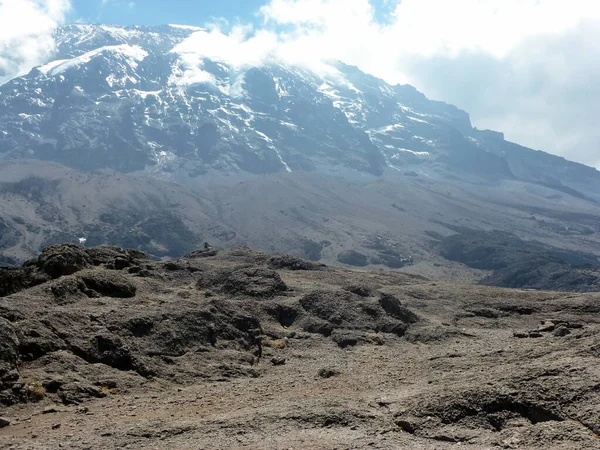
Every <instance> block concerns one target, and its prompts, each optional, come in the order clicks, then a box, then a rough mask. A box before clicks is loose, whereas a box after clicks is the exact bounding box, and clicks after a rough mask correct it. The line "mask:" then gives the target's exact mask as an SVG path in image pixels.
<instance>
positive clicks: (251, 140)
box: [0, 25, 600, 197]
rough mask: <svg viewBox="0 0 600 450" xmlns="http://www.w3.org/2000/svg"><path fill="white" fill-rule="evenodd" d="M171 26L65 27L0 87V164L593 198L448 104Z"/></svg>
mask: <svg viewBox="0 0 600 450" xmlns="http://www.w3.org/2000/svg"><path fill="white" fill-rule="evenodd" d="M202 33H205V31H204V30H202V29H194V28H182V27H177V26H161V27H109V26H103V25H71V26H66V27H62V28H60V29H59V30H58V31H57V32H56V40H57V42H58V51H57V53H56V55H54V57H53V60H52V61H50V62H49V63H48V64H46V65H43V66H41V67H37V68H34V69H33V70H32V71H31V72H30V73H29V74H28V75H26V76H23V77H19V78H16V79H14V80H11V81H9V82H8V83H6V84H4V85H3V86H1V87H0V123H1V124H2V125H1V126H0V154H1V155H2V157H4V158H14V157H33V158H37V159H44V160H52V161H56V162H60V163H62V164H66V165H69V166H72V167H75V168H79V169H85V170H90V169H98V168H112V169H114V170H117V171H121V172H136V171H146V172H151V173H154V174H157V175H160V176H161V177H164V176H167V177H170V178H172V179H178V180H181V179H189V178H192V179H194V178H196V177H199V176H201V175H203V174H206V173H207V172H209V171H216V172H219V173H240V172H247V173H251V174H265V173H274V172H286V171H288V172H290V171H321V172H333V173H339V172H340V171H344V172H345V171H346V170H347V169H350V170H351V171H355V172H359V173H361V172H364V173H369V174H373V175H381V174H382V173H383V172H384V171H385V170H394V171H401V172H402V173H413V172H414V173H416V174H420V175H422V176H429V177H449V176H451V177H459V178H465V179H469V180H471V179H473V177H475V178H476V179H477V180H497V179H515V178H516V179H520V180H525V181H532V182H535V183H539V184H544V185H546V186H551V187H556V188H559V189H563V190H567V191H569V192H574V193H577V194H578V195H580V196H590V197H597V196H598V195H600V174H599V173H598V172H597V171H596V170H595V169H591V168H588V167H585V166H582V165H580V164H575V163H571V162H568V161H565V160H564V159H562V158H558V157H555V156H551V155H548V154H545V153H541V152H534V151H532V150H529V149H525V148H523V147H519V146H517V145H514V144H511V143H508V142H506V141H504V139H503V136H502V135H501V134H500V133H493V132H484V131H479V130H476V129H473V128H472V126H471V123H470V120H469V116H468V115H467V113H465V112H464V111H461V110H459V109H457V108H456V107H454V106H451V105H448V104H445V103H441V102H436V101H431V100H429V99H427V98H426V97H425V96H424V95H423V94H421V93H419V92H418V91H416V90H415V89H414V88H413V87H411V86H408V85H405V86H401V85H397V86H391V85H389V84H386V83H385V82H383V81H382V80H379V79H377V78H375V77H372V76H370V75H367V74H365V73H363V72H361V71H360V70H358V69H357V68H355V67H350V66H346V65H344V64H342V63H339V62H332V63H330V64H329V65H327V66H326V70H321V71H320V73H319V74H317V73H315V72H314V71H310V70H308V69H305V68H301V67H297V66H291V65H285V64H278V63H275V62H272V63H269V64H263V65H259V66H240V65H236V64H233V63H231V62H224V61H219V60H211V59H208V58H206V57H204V56H203V49H202V48H198V47H196V46H194V45H192V43H193V41H192V39H193V38H194V36H195V37H197V35H198V34H202Z"/></svg>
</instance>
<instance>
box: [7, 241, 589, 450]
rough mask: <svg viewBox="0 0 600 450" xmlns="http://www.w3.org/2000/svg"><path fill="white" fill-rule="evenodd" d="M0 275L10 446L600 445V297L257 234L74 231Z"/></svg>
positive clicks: (534, 446) (451, 446) (438, 446)
mask: <svg viewBox="0 0 600 450" xmlns="http://www.w3.org/2000/svg"><path fill="white" fill-rule="evenodd" d="M0 285H1V286H2V288H3V291H2V292H1V293H0V295H1V296H2V297H1V298H0V335H1V339H0V391H1V392H0V404H1V405H2V406H1V409H0V416H1V419H0V427H1V428H0V447H1V448H7V449H8V448H15V449H42V448H44V449H46V448H74V449H77V448H79V449H84V448H173V449H175V448H207V449H209V448H215V449H217V448H272V449H276V448H388V449H395V448H415V449H419V448H420V449H444V448H455V447H460V448H466V449H478V450H479V449H484V448H506V449H510V448H514V449H547V448H556V449H572V448H578V449H592V448H598V439H599V438H598V435H599V434H600V425H599V424H600V420H599V419H600V408H599V406H598V405H600V398H599V394H598V392H599V390H598V378H599V376H600V359H599V358H600V341H599V339H598V336H599V334H598V333H599V332H600V326H599V324H598V317H597V316H598V312H599V308H600V306H599V304H600V303H599V300H600V299H599V298H598V294H594V293H588V294H585V293H559V292H548V291H531V290H519V289H513V290H511V289H502V288H495V287H487V286H476V285H467V284H459V283H451V282H442V281H430V280H428V279H426V278H423V277H421V276H417V275H410V274H406V273H400V272H390V271H385V272H378V271H362V270H357V269H345V268H332V267H326V266H323V265H320V264H317V263H314V262H310V261H306V260H301V259H298V258H296V257H292V256H281V255H270V254H266V253H261V252H256V251H252V250H250V249H248V248H243V247H240V248H234V249H231V250H226V251H218V250H215V249H213V248H208V249H202V250H196V251H193V252H191V253H189V254H187V255H186V256H185V257H183V258H181V259H178V260H172V261H168V262H159V261H152V260H150V259H147V257H146V256H145V255H144V254H142V253H141V252H139V251H135V250H123V249H121V248H118V247H94V248H84V247H81V246H75V245H59V246H53V247H49V248H47V249H45V250H44V251H43V252H42V254H41V255H39V256H38V257H37V258H35V259H32V260H30V261H28V262H27V263H26V264H24V265H23V266H22V267H18V268H12V269H2V270H0Z"/></svg>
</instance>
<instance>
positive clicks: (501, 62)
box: [0, 0, 600, 168]
mask: <svg viewBox="0 0 600 450" xmlns="http://www.w3.org/2000/svg"><path fill="white" fill-rule="evenodd" d="M75 21H79V22H102V23H120V24H161V23H184V24H190V25H199V26H207V27H208V29H209V30H210V31H209V32H208V33H202V34H201V35H199V36H198V43H199V44H202V45H204V46H207V47H210V48H209V50H207V53H210V56H211V57H213V58H217V59H218V58H221V59H224V60H227V61H229V62H231V63H238V64H260V63H261V62H263V61H265V60H266V59H268V58H272V57H274V56H277V57H280V58H284V59H286V60H288V61H291V62H294V63H297V64H305V65H309V66H311V67H313V68H315V69H316V70H318V68H319V64H318V63H319V61H320V60H323V59H330V58H336V59H340V60H342V61H344V62H346V63H349V64H353V65H357V66H359V67H360V68H361V69H362V70H364V71H366V72H369V73H372V74H374V75H376V76H379V77H381V78H384V79H385V80H386V81H388V82H391V83H410V84H413V85H414V86H416V87H417V88H418V89H420V90H421V91H423V92H424V93H425V94H426V95H427V96H429V97H430V98H434V99H439V100H444V101H447V102H449V103H453V104H456V105H457V106H459V107H461V108H463V109H465V110H466V111H467V112H469V113H470V114H471V118H472V121H473V124H474V125H475V126H477V127H479V128H491V129H495V130H498V131H503V132H504V133H505V135H506V137H507V139H510V140H513V141H516V142H519V143H521V144H524V145H527V146H529V147H532V148H536V149H542V150H545V151H548V152H551V153H555V154H559V155H562V156H565V157H567V158H568V159H572V160H575V161H580V162H583V163H585V164H588V165H592V166H596V167H599V168H600V144H599V142H600V126H598V124H597V122H598V117H600V87H599V83H598V80H600V44H598V43H599V42H600V1H597V0H569V1H567V0H402V1H400V0H371V1H369V0H169V1H165V0H133V1H128V0H0V81H1V80H2V79H6V78H8V77H11V76H15V75H17V74H19V73H24V72H27V71H28V70H29V69H30V68H31V67H33V66H34V65H36V64H40V63H42V62H44V60H46V59H48V58H50V57H51V53H52V49H53V42H52V39H51V33H52V30H53V29H54V27H56V26H57V25H59V24H62V23H68V22H75Z"/></svg>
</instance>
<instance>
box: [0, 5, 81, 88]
mask: <svg viewBox="0 0 600 450" xmlns="http://www.w3.org/2000/svg"><path fill="white" fill-rule="evenodd" d="M70 8H71V2H70V0H0V84H1V83H3V82H5V81H7V80H9V79H11V78H13V77H15V76H18V75H21V74H23V73H26V72H28V71H29V70H30V69H31V68H32V67H34V66H36V65H38V64H40V63H42V62H44V61H45V60H46V59H47V58H48V57H49V55H50V54H51V53H52V51H53V50H54V46H55V44H54V40H53V39H52V32H53V31H54V29H55V28H56V26H57V25H58V24H59V23H62V22H63V21H64V20H65V16H66V14H67V13H68V11H69V10H70Z"/></svg>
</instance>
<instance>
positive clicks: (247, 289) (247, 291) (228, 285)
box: [198, 267, 287, 297]
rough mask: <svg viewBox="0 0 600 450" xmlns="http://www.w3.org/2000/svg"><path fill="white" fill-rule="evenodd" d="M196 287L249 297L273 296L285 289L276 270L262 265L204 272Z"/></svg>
mask: <svg viewBox="0 0 600 450" xmlns="http://www.w3.org/2000/svg"><path fill="white" fill-rule="evenodd" d="M198 287H200V288H212V289H217V290H220V291H221V292H223V293H226V294H231V295H248V296H251V297H273V296H274V295H277V294H280V293H282V292H285V291H286V290H287V286H286V284H285V283H284V282H283V280H282V279H281V276H279V274H278V273H277V272H275V271H274V270H270V269H266V268H262V267H254V268H248V269H240V270H235V271H231V272H229V271H220V272H212V273H206V274H203V275H202V276H201V278H200V280H199V281H198Z"/></svg>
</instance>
